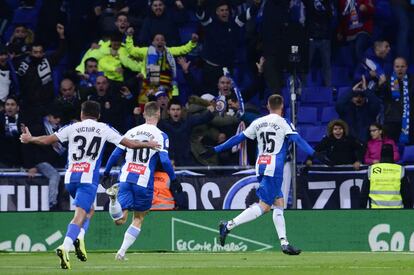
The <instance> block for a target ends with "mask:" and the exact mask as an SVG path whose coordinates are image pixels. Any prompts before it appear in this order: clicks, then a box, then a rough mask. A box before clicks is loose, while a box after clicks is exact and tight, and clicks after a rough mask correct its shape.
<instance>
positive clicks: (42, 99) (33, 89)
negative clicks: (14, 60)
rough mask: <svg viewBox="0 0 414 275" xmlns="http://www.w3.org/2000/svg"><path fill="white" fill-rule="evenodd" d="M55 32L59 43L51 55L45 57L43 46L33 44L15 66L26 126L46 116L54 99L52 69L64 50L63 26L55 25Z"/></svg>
mask: <svg viewBox="0 0 414 275" xmlns="http://www.w3.org/2000/svg"><path fill="white" fill-rule="evenodd" d="M56 31H57V33H58V35H59V41H60V42H59V48H58V49H57V50H56V51H55V52H54V53H53V54H52V55H50V56H46V55H45V52H44V49H43V46H42V45H39V44H38V43H34V44H33V45H32V48H31V51H30V55H29V56H27V57H26V58H24V59H23V60H22V61H21V62H20V63H18V64H17V65H16V66H15V68H17V75H18V79H19V84H20V92H21V100H22V101H21V112H22V117H23V119H24V121H25V123H26V124H28V125H30V123H32V122H35V121H38V120H40V119H41V118H42V117H43V116H44V115H46V114H45V111H46V110H47V108H48V106H49V105H50V104H51V103H52V102H53V99H54V89H53V78H52V67H53V66H54V65H56V64H58V62H59V60H60V59H61V58H62V57H63V55H64V53H65V49H66V43H65V35H64V32H65V28H64V26H63V25H61V24H57V25H56Z"/></svg>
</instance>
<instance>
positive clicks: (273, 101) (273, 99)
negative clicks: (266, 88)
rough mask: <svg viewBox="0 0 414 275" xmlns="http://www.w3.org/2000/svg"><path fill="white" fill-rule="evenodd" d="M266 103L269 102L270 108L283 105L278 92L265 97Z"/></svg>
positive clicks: (273, 108) (278, 107) (275, 108)
mask: <svg viewBox="0 0 414 275" xmlns="http://www.w3.org/2000/svg"><path fill="white" fill-rule="evenodd" d="M267 103H268V104H269V107H270V109H271V110H277V109H280V108H281V107H282V105H283V97H282V96H281V95H278V94H274V95H271V96H269V98H268V99H267Z"/></svg>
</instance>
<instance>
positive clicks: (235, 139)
mask: <svg viewBox="0 0 414 275" xmlns="http://www.w3.org/2000/svg"><path fill="white" fill-rule="evenodd" d="M246 138H247V137H246V136H245V134H244V133H240V134H238V135H235V136H232V137H231V138H229V139H228V140H226V141H225V142H224V143H222V144H220V145H217V146H216V147H214V151H215V152H216V153H219V152H222V151H224V150H227V149H230V148H231V147H233V146H234V145H237V144H239V143H241V142H242V141H243V140H245V139H246Z"/></svg>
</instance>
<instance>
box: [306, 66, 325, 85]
mask: <svg viewBox="0 0 414 275" xmlns="http://www.w3.org/2000/svg"><path fill="white" fill-rule="evenodd" d="M322 85H323V80H322V76H321V74H320V72H319V70H316V69H313V70H311V71H310V72H309V73H308V74H307V75H306V87H319V86H322Z"/></svg>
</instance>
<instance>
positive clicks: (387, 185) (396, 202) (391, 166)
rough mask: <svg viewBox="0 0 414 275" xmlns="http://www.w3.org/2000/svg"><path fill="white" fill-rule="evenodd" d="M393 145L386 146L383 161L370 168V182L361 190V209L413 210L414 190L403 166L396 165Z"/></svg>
mask: <svg viewBox="0 0 414 275" xmlns="http://www.w3.org/2000/svg"><path fill="white" fill-rule="evenodd" d="M393 155H394V153H393V148H392V145H389V144H384V145H383V146H382V150H381V161H380V162H379V163H375V164H373V165H371V166H370V167H369V168H368V181H365V182H364V184H363V186H362V190H361V207H362V208H365V207H366V206H367V201H368V197H369V201H370V207H371V208H377V209H378V208H387V209H390V208H396V209H398V208H403V207H405V208H412V205H413V202H412V195H411V194H412V188H411V187H410V183H409V182H408V180H407V178H406V177H405V169H404V167H403V166H401V165H399V164H395V163H394V157H393Z"/></svg>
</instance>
